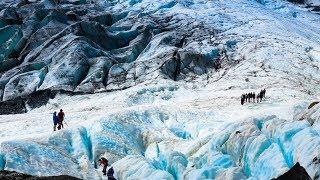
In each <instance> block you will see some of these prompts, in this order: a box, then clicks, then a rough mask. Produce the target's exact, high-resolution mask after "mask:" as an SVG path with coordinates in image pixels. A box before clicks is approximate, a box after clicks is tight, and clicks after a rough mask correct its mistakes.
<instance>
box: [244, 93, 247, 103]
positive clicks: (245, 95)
mask: <svg viewBox="0 0 320 180" xmlns="http://www.w3.org/2000/svg"><path fill="white" fill-rule="evenodd" d="M244 97H245V99H246V102H248V94H244Z"/></svg>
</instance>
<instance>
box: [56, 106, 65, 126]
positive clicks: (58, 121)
mask: <svg viewBox="0 0 320 180" xmlns="http://www.w3.org/2000/svg"><path fill="white" fill-rule="evenodd" d="M64 116H65V115H64V112H63V110H62V109H60V112H59V113H58V115H57V112H54V113H53V131H56V129H58V130H60V129H61V128H63V122H64Z"/></svg>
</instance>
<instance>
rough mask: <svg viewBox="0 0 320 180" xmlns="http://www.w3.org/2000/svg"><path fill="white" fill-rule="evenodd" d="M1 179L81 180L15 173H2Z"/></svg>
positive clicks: (0, 174) (0, 173)
mask: <svg viewBox="0 0 320 180" xmlns="http://www.w3.org/2000/svg"><path fill="white" fill-rule="evenodd" d="M0 179H2V180H19V179H25V180H49V179H50V180H80V179H79V178H75V177H71V176H65V175H63V176H51V177H36V176H31V175H27V174H22V173H17V172H14V171H0Z"/></svg>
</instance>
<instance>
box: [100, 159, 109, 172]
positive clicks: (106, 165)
mask: <svg viewBox="0 0 320 180" xmlns="http://www.w3.org/2000/svg"><path fill="white" fill-rule="evenodd" d="M98 162H99V164H100V166H102V167H103V170H102V172H103V175H107V167H108V165H109V164H108V160H107V159H106V158H104V157H102V158H100V159H99V160H98Z"/></svg>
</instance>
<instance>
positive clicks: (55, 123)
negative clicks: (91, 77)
mask: <svg viewBox="0 0 320 180" xmlns="http://www.w3.org/2000/svg"><path fill="white" fill-rule="evenodd" d="M58 123H59V118H58V116H57V112H54V113H53V131H56V128H57V125H58Z"/></svg>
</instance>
